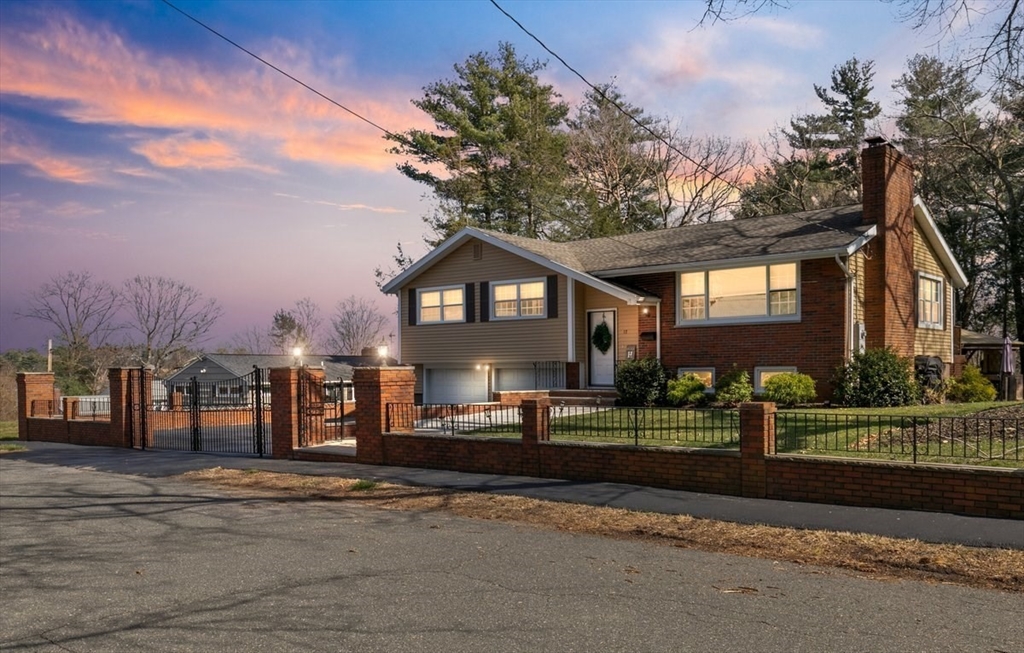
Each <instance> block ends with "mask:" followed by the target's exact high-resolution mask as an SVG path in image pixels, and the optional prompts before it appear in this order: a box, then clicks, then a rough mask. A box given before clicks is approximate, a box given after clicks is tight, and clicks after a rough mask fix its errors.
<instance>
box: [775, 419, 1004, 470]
mask: <svg viewBox="0 0 1024 653" xmlns="http://www.w3.org/2000/svg"><path fill="white" fill-rule="evenodd" d="M1022 429H1024V420H1022V419H1013V418H1010V419H997V418H985V417H972V416H964V417H913V416H901V415H850V414H837V413H800V412H789V411H785V412H780V413H778V414H776V416H775V448H776V452H777V453H823V454H830V453H843V454H864V455H866V456H871V457H876V458H877V457H885V458H889V459H894V460H908V461H912V462H919V461H926V462H944V461H948V462H978V463H983V462H990V461H1010V462H1021V461H1024V437H1022V434H1021V430H1022Z"/></svg>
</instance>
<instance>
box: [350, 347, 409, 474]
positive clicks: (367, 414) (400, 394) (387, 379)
mask: <svg viewBox="0 0 1024 653" xmlns="http://www.w3.org/2000/svg"><path fill="white" fill-rule="evenodd" d="M353 383H354V385H355V391H356V409H355V417H356V429H355V431H356V460H358V461H359V462H362V463H368V464H371V465H384V464H386V463H387V455H386V452H385V450H384V436H383V434H384V432H385V431H386V422H387V417H388V416H387V407H388V404H389V403H393V404H406V405H411V404H413V403H415V400H416V399H415V394H414V391H415V389H416V373H415V371H414V370H413V368H411V367H356V368H354V370H353ZM413 412H414V411H412V410H403V411H401V412H396V413H395V414H394V415H393V418H394V419H399V420H402V421H403V422H411V421H412V419H413ZM392 426H394V427H395V428H396V429H397V430H402V431H408V430H411V428H412V424H411V423H410V424H406V423H402V424H397V423H396V424H393V425H392Z"/></svg>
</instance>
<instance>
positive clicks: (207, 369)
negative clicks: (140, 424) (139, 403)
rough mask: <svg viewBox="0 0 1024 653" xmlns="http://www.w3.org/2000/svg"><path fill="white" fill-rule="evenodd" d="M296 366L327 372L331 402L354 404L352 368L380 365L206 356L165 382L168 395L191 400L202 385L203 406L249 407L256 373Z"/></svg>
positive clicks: (375, 361)
mask: <svg viewBox="0 0 1024 653" xmlns="http://www.w3.org/2000/svg"><path fill="white" fill-rule="evenodd" d="M296 364H299V365H305V366H307V367H312V368H320V369H322V370H323V371H324V390H325V392H326V393H327V395H328V398H329V399H334V400H335V401H337V400H338V399H339V398H340V397H344V400H345V401H346V402H351V401H355V394H354V390H353V386H352V368H353V367H363V366H373V365H380V364H381V359H380V358H379V357H376V356H328V355H319V354H307V355H303V356H299V357H298V358H296V357H295V356H288V355H278V354H204V355H202V356H199V357H197V358H196V359H194V360H192V361H191V362H189V363H188V364H187V365H186V366H185V367H183V368H181V369H180V370H178V371H177V372H175V373H174V374H172V375H170V376H169V377H167V379H166V380H164V382H163V383H164V386H165V387H166V389H167V390H166V392H167V393H168V394H173V393H180V394H181V395H182V396H188V395H189V393H190V390H189V387H190V382H191V380H192V378H193V377H194V378H195V379H196V380H197V381H198V382H199V384H198V385H199V392H200V403H202V404H204V405H237V404H243V403H248V401H249V395H250V393H251V391H252V390H253V388H250V387H249V384H250V382H251V378H252V377H251V374H252V373H253V370H254V369H256V368H259V369H261V370H268V369H270V368H273V367H292V366H294V365H296ZM262 381H263V390H264V395H265V396H266V397H267V398H268V399H269V392H270V380H269V378H268V377H267V376H266V375H264V377H263V379H262Z"/></svg>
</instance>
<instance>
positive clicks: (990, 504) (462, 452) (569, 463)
mask: <svg viewBox="0 0 1024 653" xmlns="http://www.w3.org/2000/svg"><path fill="white" fill-rule="evenodd" d="M354 373H355V391H356V409H355V418H356V427H355V429H354V431H355V438H356V449H355V455H344V456H339V455H334V454H330V453H324V452H323V451H319V452H318V451H317V450H315V449H309V448H305V449H299V447H298V420H299V412H300V411H299V406H298V403H297V394H298V393H297V379H298V370H297V369H294V368H280V369H274V370H271V373H270V384H271V395H272V400H271V420H272V454H271V455H273V456H274V457H275V458H292V459H301V460H326V461H334V462H359V463H366V464H373V465H395V466H404V467H424V468H432V469H448V470H453V471H463V472H478V473H491V474H503V475H521V476H533V477H539V478H556V479H566V480H575V481H605V482H619V483H631V484H636V485H645V486H651V487H661V488H669V489H677V490H689V491H693V492H710V493H714V494H726V495H734V496H745V497H756V498H767V499H779V500H785V501H807V502H814V503H831V504H842V505H852V506H866V507H880V508H900V509H912V510H927V511H936V512H949V513H957V514H964V515H975V516H987V517H1001V518H1011V519H1024V469H1005V468H989V467H972V466H966V465H939V464H909V463H897V462H884V461H868V460H861V459H857V460H851V459H843V458H829V457H812V456H794V455H778V454H776V453H775V452H774V442H775V437H774V432H773V424H774V419H773V417H774V413H775V405H774V404H770V403H748V404H743V405H741V406H740V449H739V451H722V450H711V449H688V448H677V447H643V446H632V445H622V444H600V443H597V444H595V443H579V442H552V441H550V437H549V435H550V434H549V429H548V406H549V405H550V404H551V401H550V399H547V398H544V397H534V398H522V400H521V408H522V414H523V419H522V431H523V433H522V436H521V437H508V438H495V437H480V436H475V437H474V436H460V437H454V436H443V435H419V434H415V433H414V432H413V424H412V423H411V419H412V418H411V414H410V416H408V417H406V418H404V419H406V420H408V421H407V423H401V422H397V421H394V418H393V421H392V423H390V424H387V417H388V416H387V405H388V404H389V403H404V404H411V403H413V392H414V388H415V375H414V373H413V370H412V368H408V367H380V368H356V369H355V371H354ZM125 378H126V377H125V370H111V372H110V380H111V390H112V392H111V399H112V401H111V420H110V422H109V423H108V422H92V421H88V420H74V419H68V417H67V416H69V415H73V414H74V411H73V410H65V411H64V415H65V417H64V418H58V419H52V418H42V417H32V416H31V410H32V406H33V404H34V403H35V404H36V405H38V404H39V402H44V401H52V400H53V399H52V397H53V375H50V374H19V375H18V435H19V438H21V439H32V440H48V441H54V442H67V443H71V444H89V445H102V446H118V447H130V446H132V442H131V438H130V432H131V431H130V428H131V425H130V424H129V423H128V420H129V416H128V413H127V411H126V406H127V404H128V402H129V399H130V398H129V397H127V393H126V386H125V382H124V381H125Z"/></svg>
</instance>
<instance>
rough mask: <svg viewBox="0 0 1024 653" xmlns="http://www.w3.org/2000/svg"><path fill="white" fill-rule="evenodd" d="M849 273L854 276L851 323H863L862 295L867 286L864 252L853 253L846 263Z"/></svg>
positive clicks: (863, 300)
mask: <svg viewBox="0 0 1024 653" xmlns="http://www.w3.org/2000/svg"><path fill="white" fill-rule="evenodd" d="M848 266H849V268H850V273H851V274H853V275H854V298H853V321H854V322H860V323H861V324H863V323H864V304H865V299H864V293H865V287H866V285H867V282H866V280H865V279H866V277H865V272H864V252H863V250H861V251H857V252H855V253H854V254H853V255H852V256H850V260H849V263H848Z"/></svg>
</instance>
